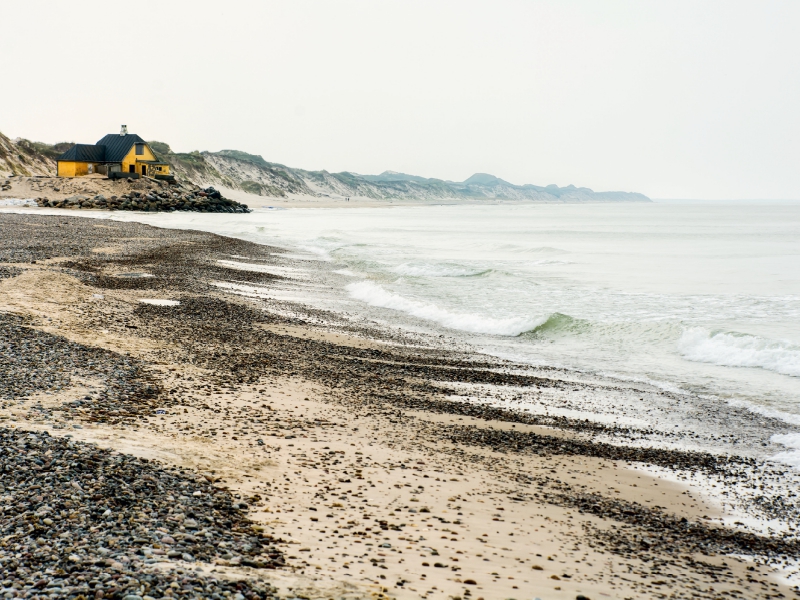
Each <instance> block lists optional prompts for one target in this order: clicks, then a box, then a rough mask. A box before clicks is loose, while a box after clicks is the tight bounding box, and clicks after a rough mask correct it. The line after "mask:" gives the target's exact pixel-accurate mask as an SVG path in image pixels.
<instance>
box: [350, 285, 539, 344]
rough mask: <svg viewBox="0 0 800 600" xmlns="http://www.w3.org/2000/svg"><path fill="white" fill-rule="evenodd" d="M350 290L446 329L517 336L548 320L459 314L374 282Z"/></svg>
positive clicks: (355, 295)
mask: <svg viewBox="0 0 800 600" xmlns="http://www.w3.org/2000/svg"><path fill="white" fill-rule="evenodd" d="M346 289H347V291H348V292H349V293H350V295H351V296H352V297H353V298H355V299H356V300H361V301H362V302H366V303H367V304H371V305H372V306H378V307H381V308H390V309H393V310H399V311H402V312H405V313H408V314H410V315H413V316H415V317H417V318H420V319H425V320H428V321H434V322H436V323H439V324H440V325H444V326H445V327H449V328H451V329H459V330H461V331H468V332H470V333H488V334H493V335H507V336H517V335H519V334H521V333H523V332H525V331H530V330H531V329H533V328H534V327H536V326H538V325H541V324H542V323H543V322H544V321H545V320H546V317H544V318H540V319H530V318H522V317H509V318H506V319H495V318H492V317H486V316H482V315H475V314H469V313H455V312H451V311H449V310H446V309H444V308H440V307H438V306H436V305H435V304H426V303H424V302H419V301H417V300H411V299H409V298H404V297H403V296H400V295H398V294H393V293H392V292H389V291H387V290H385V289H383V288H382V287H381V286H379V285H377V284H375V283H373V282H371V281H359V282H358V283H351V284H350V285H348V286H347V287H346Z"/></svg>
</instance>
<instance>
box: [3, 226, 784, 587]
mask: <svg viewBox="0 0 800 600" xmlns="http://www.w3.org/2000/svg"><path fill="white" fill-rule="evenodd" d="M81 216H85V215H82V214H80V213H66V212H65V211H64V212H60V213H59V214H58V215H57V216H44V215H39V214H32V212H31V213H27V214H22V215H14V214H10V213H6V212H3V213H1V214H0V231H2V232H3V236H2V237H3V240H2V241H0V253H1V254H0V258H2V260H1V261H0V315H4V318H12V317H9V316H8V315H9V314H11V315H15V316H13V319H19V322H16V323H15V324H14V327H16V328H17V330H18V331H19V332H21V333H20V334H19V335H23V336H31V339H32V340H34V339H39V338H40V337H41V339H43V340H44V339H47V340H49V341H50V343H49V344H45V346H49V347H53V346H54V345H55V346H57V347H58V348H59V350H57V353H60V356H61V357H62V358H63V357H64V356H72V355H73V354H74V355H75V356H79V355H81V353H83V352H88V350H83V349H100V350H102V353H103V359H102V360H103V361H111V362H109V363H108V364H109V365H112V364H121V363H118V362H114V361H119V360H121V358H120V357H125V359H126V360H128V361H130V362H131V364H134V365H135V367H136V369H138V371H139V372H141V374H142V375H141V377H142V380H143V381H144V380H146V382H145V383H142V384H141V386H140V388H141V389H140V388H135V389H134V388H130V389H131V390H133V391H132V392H131V393H130V394H120V395H118V396H114V393H117V392H115V390H118V389H119V386H120V385H121V384H120V383H119V381H118V378H117V377H116V376H110V375H109V374H108V373H109V371H105V372H104V371H103V370H97V369H88V370H87V369H86V368H85V367H84V366H82V365H81V364H80V362H75V363H74V364H75V365H76V368H75V372H73V373H70V374H69V375H68V376H63V374H62V376H57V375H56V374H55V373H53V372H52V371H53V364H52V361H51V362H45V363H44V364H40V363H41V361H40V362H39V363H36V366H35V370H36V371H37V373H38V372H41V373H42V374H43V375H42V377H41V378H39V379H37V380H35V381H30V386H29V387H28V389H26V390H24V392H25V393H24V394H19V393H17V394H16V395H15V396H14V398H15V399H14V400H13V402H12V401H11V400H10V399H9V398H3V408H2V411H0V414H1V415H2V416H3V417H5V418H4V419H3V420H2V421H0V428H3V429H13V430H38V431H42V430H46V431H48V432H49V434H50V435H51V436H53V437H61V436H63V435H65V434H66V433H67V432H69V433H70V434H71V435H72V440H73V441H74V442H92V443H96V444H98V445H99V446H100V447H103V448H112V449H114V450H117V451H120V452H124V453H126V454H132V455H135V456H140V457H143V458H147V459H149V460H150V459H157V460H158V461H160V462H161V463H164V464H166V465H172V466H180V467H183V468H186V469H189V470H190V471H191V472H194V473H196V474H198V475H199V476H202V477H205V478H206V480H207V481H209V482H210V483H214V484H219V485H220V486H222V485H225V486H227V487H228V488H229V493H230V494H232V495H233V497H234V498H235V497H236V495H238V496H239V497H240V499H241V498H247V499H248V500H247V501H246V504H247V510H248V517H249V518H250V519H252V520H253V522H254V523H256V524H257V526H258V527H262V528H263V530H264V531H265V532H267V533H268V534H269V535H270V536H271V537H272V538H274V539H276V540H283V542H276V547H277V548H278V549H279V550H280V552H281V553H282V556H284V557H285V561H286V563H287V564H288V565H289V566H288V567H282V568H280V569H277V570H274V571H273V570H269V572H265V570H264V569H259V568H254V567H241V566H237V565H236V564H231V559H227V558H222V556H223V553H219V554H218V557H216V558H214V561H213V562H208V563H204V564H203V565H201V569H202V571H203V573H206V572H207V573H209V575H210V574H211V572H212V570H215V571H216V572H215V573H214V574H213V575H214V576H215V577H223V576H233V577H234V578H236V577H241V578H262V579H263V580H264V581H266V582H269V583H270V584H271V585H274V586H275V587H276V588H277V589H278V590H279V594H285V595H286V597H292V596H291V595H290V594H293V595H295V596H300V594H301V593H302V594H305V595H306V596H307V597H309V598H317V597H319V598H322V597H337V598H338V597H343V598H345V597H346V598H351V597H352V598H361V597H364V598H366V597H370V595H372V597H376V595H377V597H391V598H419V597H429V598H452V597H458V598H462V599H464V598H471V599H472V600H476V599H477V598H484V599H486V600H489V599H491V598H501V597H502V598H514V597H516V598H523V597H529V596H539V597H541V598H542V599H543V600H546V599H548V598H575V597H576V596H577V595H579V594H581V595H584V596H586V597H589V598H594V599H596V598H597V597H631V598H650V597H655V596H658V595H659V594H662V593H663V594H664V595H665V596H671V597H676V598H682V597H687V598H688V597H692V598H714V597H718V595H719V594H720V593H721V592H722V591H728V592H729V593H731V594H732V595H733V597H737V595H736V593H734V592H733V590H738V591H739V595H740V597H756V596H757V597H767V593H769V594H773V593H776V592H780V593H783V594H784V595H786V596H789V595H791V594H795V593H796V591H795V590H793V589H792V588H791V587H790V586H788V585H786V584H785V583H783V582H781V581H779V580H778V579H777V575H778V571H776V570H775V566H774V564H773V566H772V567H770V566H767V565H764V564H757V563H756V562H754V561H748V560H745V559H742V558H735V557H734V556H733V555H745V554H748V551H747V549H748V548H749V549H752V551H753V552H750V553H751V554H759V555H761V556H763V557H767V556H770V557H771V558H772V559H774V558H775V557H776V556H778V555H781V554H784V555H786V554H787V553H788V554H789V555H791V556H795V557H796V556H797V555H798V553H797V545H796V541H794V540H793V539H782V538H780V537H778V536H774V537H773V538H771V539H767V538H764V537H760V536H755V535H753V534H751V533H747V532H745V531H741V530H733V529H729V528H724V527H719V526H718V525H715V524H713V523H712V522H711V521H710V519H708V518H705V517H712V518H721V517H722V516H723V514H722V512H721V511H720V510H719V508H718V507H715V506H713V505H711V504H710V503H707V502H703V501H702V500H700V499H699V498H698V491H697V489H695V488H692V487H691V486H689V485H683V484H681V483H677V482H670V481H667V480H665V479H659V478H657V477H651V476H648V475H645V474H644V473H643V472H642V471H641V470H635V469H632V468H629V465H630V466H633V465H640V466H645V465H649V464H652V465H659V466H661V467H662V468H670V469H671V468H672V467H673V466H674V465H678V466H681V467H682V468H684V469H686V470H690V471H691V470H696V471H698V472H703V473H711V474H720V473H721V474H722V476H721V478H720V480H724V479H725V476H733V477H735V481H748V479H749V478H750V477H752V473H753V471H754V470H755V469H757V467H758V464H757V463H756V462H755V461H753V460H752V459H739V460H724V459H723V458H722V457H716V456H712V455H709V454H707V453H701V452H689V451H677V450H659V449H652V448H646V447H643V446H641V445H640V446H637V445H635V444H631V443H630V442H626V443H625V444H623V445H615V444H610V443H605V442H599V441H596V440H595V439H594V438H593V435H594V434H593V432H592V428H591V427H587V426H586V425H584V424H581V423H580V422H579V421H578V420H572V419H562V420H555V421H550V422H546V423H535V422H531V419H530V418H528V417H526V416H525V415H521V414H519V413H515V412H513V411H511V410H506V409H502V408H497V407H495V408H492V407H489V406H481V405H475V404H466V403H458V402H453V401H452V399H451V398H450V396H452V394H450V393H448V392H449V391H451V390H453V389H455V388H456V387H457V386H458V385H463V384H475V385H480V386H483V387H491V388H492V389H495V390H503V389H510V388H514V389H516V388H519V389H543V390H547V389H552V388H558V389H564V390H565V392H566V391H568V388H571V387H572V386H573V385H574V384H573V383H572V382H567V381H565V380H563V379H561V378H560V375H559V373H558V372H555V373H554V374H553V375H552V376H549V377H548V376H544V375H537V376H532V375H528V376H526V375H512V374H509V373H507V372H504V370H503V367H502V365H499V361H498V363H496V364H495V365H492V364H491V361H490V360H489V358H488V357H486V356H480V357H475V356H467V355H465V354H464V353H462V352H452V351H447V350H446V349H442V348H440V347H436V346H435V345H427V346H426V345H424V344H422V345H421V344H420V341H419V339H414V340H403V339H402V338H403V335H404V334H402V333H395V334H393V335H395V336H397V337H398V338H400V340H401V341H408V342H409V343H408V344H407V345H405V346H404V345H403V344H398V343H386V342H396V340H391V339H389V338H388V337H387V333H386V332H385V331H381V330H380V328H378V327H371V328H370V327H359V326H355V325H352V324H347V323H346V322H343V321H342V320H340V319H338V318H337V316H336V315H332V314H329V313H326V312H325V311H320V310H315V309H310V308H308V307H304V306H302V305H295V306H293V307H292V310H294V311H295V315H294V316H286V310H285V308H286V307H285V306H283V305H285V304H286V303H285V302H283V303H278V302H277V301H270V300H264V299H260V300H256V299H247V298H243V297H241V296H234V295H231V294H227V293H225V292H224V290H222V289H220V288H218V287H216V286H214V285H212V283H213V282H214V281H234V282H247V283H257V284H258V285H261V286H267V287H268V286H270V285H271V284H274V283H275V282H278V281H280V277H279V276H276V275H271V274H269V273H256V272H252V271H241V270H234V269H230V268H225V267H224V266H220V264H218V263H217V262H216V261H218V260H220V259H223V258H226V257H228V256H230V255H232V254H236V255H242V256H246V257H247V260H248V262H251V263H261V264H264V265H270V266H278V267H285V266H291V261H290V260H288V259H286V258H283V257H280V256H278V255H279V254H280V253H282V252H283V250H282V249H277V248H270V247H266V246H259V245H256V244H253V243H249V242H244V241H240V240H236V239H233V238H223V237H221V236H217V235H213V234H207V233H200V232H195V231H189V230H169V229H161V228H155V227H149V226H145V225H140V224H137V223H131V222H121V221H103V222H98V221H95V220H93V219H76V218H74V217H81ZM33 261H35V263H34V262H33ZM142 272H143V273H147V274H149V275H153V276H152V277H121V276H120V275H124V274H130V273H142ZM97 296H102V297H97ZM145 299H161V300H175V301H177V302H179V304H177V305H174V306H157V305H150V304H144V303H142V302H141V300H145ZM279 304H280V305H281V306H279ZM278 309H280V310H278ZM63 341H68V342H69V344H65V342H63ZM62 346H63V348H62ZM67 346H68V347H67ZM38 347H40V348H41V347H42V346H41V345H40V346H38ZM70 353H73V354H70ZM31 360H32V361H35V356H34V357H31ZM98 360H100V359H98ZM498 366H499V368H498ZM117 371H119V368H117ZM110 372H111V373H114V372H116V371H110ZM44 374H49V375H48V377H45V376H44ZM58 377H61V379H59V378H58ZM26 381H27V380H26ZM137 381H138V380H137ZM54 382H57V383H54ZM44 383H47V385H48V386H50V387H49V388H46V387H43V386H44ZM54 385H55V386H56V387H53V386H54ZM126 385H127V384H126ZM131 385H133V384H131ZM136 385H139V384H136ZM148 386H149V387H148ZM59 387H60V389H59ZM123 387H124V386H123ZM145 389H147V390H149V391H146V392H145V391H143V390H145ZM587 389H588V391H589V393H590V392H591V388H587ZM47 391H49V392H50V393H47ZM131 394H133V395H135V396H136V398H137V402H131V401H130V399H129V398H128V399H126V398H123V396H124V395H129V396H130V395H131ZM85 396H89V397H90V398H91V400H89V401H87V402H82V403H81V404H80V405H78V406H75V405H74V403H75V401H76V399H77V398H80V397H85ZM23 397H24V398H25V401H24V402H22V401H20V398H23ZM103 398H104V399H103ZM99 399H102V401H99ZM36 406H39V407H41V408H40V409H36V410H32V409H31V407H36ZM65 407H66V408H65ZM158 411H164V412H163V413H159V412H158ZM114 413H116V414H114ZM12 419H13V420H12ZM53 424H57V425H63V426H64V428H63V429H62V428H60V427H58V428H54V427H53ZM10 425H13V426H14V427H10ZM75 425H78V426H79V427H78V428H76V427H75ZM605 433H606V434H607V435H610V436H611V437H613V436H614V431H613V428H609V429H607V431H606V432H605ZM734 458H735V457H734ZM424 480H427V481H424ZM612 484H613V485H612ZM734 485H735V484H734ZM257 496H258V499H257V500H254V499H255V498H256V497H257ZM423 509H425V510H423ZM779 509H780V507H776V508H775V510H779ZM329 515H330V516H329ZM367 523H369V525H367ZM442 534H445V535H442ZM386 544H388V546H386ZM164 545H168V544H166V543H165V544H164ZM154 549H155V550H159V548H154ZM228 554H231V553H228ZM234 559H235V556H234ZM178 562H180V561H178ZM760 562H766V561H765V560H763V559H761V560H760ZM173 564H175V561H173ZM240 564H241V563H240ZM437 565H441V566H437ZM537 567H538V568H537ZM183 568H184V569H186V568H188V567H187V565H186V564H184V565H183ZM191 568H192V569H194V568H195V567H194V564H192V566H191ZM750 568H752V570H750ZM472 582H474V583H472ZM765 590H766V591H765ZM282 597H283V596H282Z"/></svg>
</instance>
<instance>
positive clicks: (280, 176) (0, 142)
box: [0, 133, 650, 202]
mask: <svg viewBox="0 0 800 600" xmlns="http://www.w3.org/2000/svg"><path fill="white" fill-rule="evenodd" d="M149 143H150V146H151V147H152V148H153V150H154V151H155V152H156V154H158V155H159V157H160V158H161V159H163V160H165V161H167V162H169V163H170V165H171V166H172V170H173V173H174V174H175V175H176V176H177V177H179V178H183V179H186V180H188V181H190V182H191V183H195V184H197V185H200V186H202V187H206V186H209V185H213V186H215V187H225V188H229V189H234V190H241V191H244V192H247V193H250V194H255V195H259V196H271V197H284V196H287V195H289V194H292V195H307V196H323V197H324V196H328V197H342V196H348V197H365V198H371V199H374V200H390V199H404V200H414V199H418V200H481V199H485V200H528V201H534V202H649V201H650V199H649V198H648V197H647V196H645V195H644V194H639V193H635V192H595V191H593V190H591V189H589V188H586V187H575V186H574V185H568V186H566V187H558V186H557V185H548V186H537V185H531V184H525V185H515V184H513V183H509V182H508V181H505V180H503V179H500V178H499V177H495V176H494V175H490V174H488V173H475V174H474V175H473V176H472V177H469V178H468V179H466V180H464V181H461V182H457V181H445V180H442V179H429V178H425V177H419V176H416V175H407V174H405V173H397V172H395V171H384V172H383V173H381V174H380V175H361V174H357V173H351V172H347V171H344V172H341V173H329V172H328V171H306V170H304V169H296V168H292V167H287V166H286V165H282V164H280V163H272V162H268V161H266V160H264V158H263V157H261V156H259V155H257V154H249V153H247V152H242V151H241V150H220V151H219V152H207V151H206V152H197V151H195V152H183V153H182V152H173V150H172V149H171V148H170V146H169V144H166V143H164V142H157V141H153V142H149ZM70 146H72V144H71V143H65V142H64V143H59V144H54V145H50V144H44V143H41V142H31V141H28V140H24V139H17V140H10V139H9V138H7V137H6V136H4V135H3V134H1V133H0V176H2V175H8V174H14V173H16V174H19V175H55V170H56V163H55V158H56V157H57V156H58V155H59V154H61V153H62V152H64V151H65V150H67V149H68V148H69V147H70Z"/></svg>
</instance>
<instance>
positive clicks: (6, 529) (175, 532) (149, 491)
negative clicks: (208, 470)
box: [0, 428, 284, 600]
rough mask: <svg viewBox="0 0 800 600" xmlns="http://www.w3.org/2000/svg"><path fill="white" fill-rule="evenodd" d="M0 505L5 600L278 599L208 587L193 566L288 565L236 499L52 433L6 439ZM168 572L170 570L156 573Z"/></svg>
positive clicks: (213, 583)
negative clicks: (168, 566)
mask: <svg viewBox="0 0 800 600" xmlns="http://www.w3.org/2000/svg"><path fill="white" fill-rule="evenodd" d="M0 500H1V502H0V512H2V518H0V595H2V596H3V597H6V598H13V597H18V598H34V597H37V598H44V597H48V596H49V597H58V598H84V599H85V598H89V597H92V598H119V599H124V598H127V599H129V600H130V599H136V600H142V599H143V598H144V599H146V598H148V597H151V598H160V597H163V596H170V595H177V596H180V597H183V598H214V599H216V600H220V599H221V598H223V597H224V598H229V599H231V600H232V599H233V598H238V599H240V600H243V599H244V598H248V599H249V598H273V597H274V595H275V590H274V589H273V588H271V587H270V586H268V585H266V584H261V583H256V582H253V581H238V582H233V581H229V580H218V579H213V578H209V577H208V576H205V575H203V574H202V573H198V572H197V571H195V570H194V569H193V567H194V563H195V562H196V561H203V562H216V563H217V564H231V565H243V566H249V567H251V568H256V569H259V568H267V569H274V568H277V567H281V566H284V561H283V557H282V556H281V554H280V552H279V551H278V550H277V549H276V548H275V547H274V546H273V540H272V538H271V537H269V536H268V535H266V534H263V533H260V532H259V531H258V530H257V529H258V528H257V527H256V526H254V524H253V523H252V522H250V521H249V520H248V519H247V518H246V516H245V513H244V509H246V508H247V504H246V503H243V502H241V501H239V500H237V499H235V498H233V497H232V496H231V494H230V493H229V492H228V491H227V490H224V489H219V488H216V487H214V486H212V485H211V484H210V483H209V482H207V481H206V480H205V479H204V478H202V477H200V476H195V475H193V474H191V473H189V472H184V471H182V470H178V469H170V470H168V469H165V468H163V467H162V466H160V465H158V464H157V463H155V462H151V461H148V460H146V459H138V458H134V457H132V456H128V455H125V454H119V453H116V452H114V451H112V450H107V449H101V448H98V447H97V446H95V445H92V444H85V443H80V442H73V441H71V440H69V439H67V438H53V437H51V436H49V435H48V434H47V432H29V431H18V430H12V429H3V428H0ZM173 561H180V562H179V563H174V562H173ZM165 562H166V563H167V564H170V563H172V565H171V566H172V567H173V568H172V570H164V569H163V567H162V568H160V569H157V568H155V567H153V566H151V565H153V564H154V563H165ZM176 567H177V568H176Z"/></svg>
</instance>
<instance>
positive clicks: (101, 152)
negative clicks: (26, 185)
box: [56, 133, 147, 163]
mask: <svg viewBox="0 0 800 600" xmlns="http://www.w3.org/2000/svg"><path fill="white" fill-rule="evenodd" d="M146 143H147V142H145V141H144V140H143V139H142V138H140V137H139V136H138V135H136V134H135V133H126V134H125V135H119V134H114V133H109V134H108V135H107V136H104V137H103V139H101V140H100V141H98V142H97V143H96V144H94V145H92V144H75V145H74V146H73V147H72V148H70V149H69V150H67V151H66V152H64V154H62V155H61V156H59V157H58V158H57V159H56V160H75V161H80V162H107V163H115V162H122V159H123V158H125V156H126V155H127V154H128V152H130V150H131V146H133V145H134V144H146Z"/></svg>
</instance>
